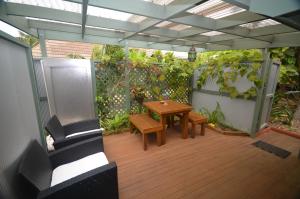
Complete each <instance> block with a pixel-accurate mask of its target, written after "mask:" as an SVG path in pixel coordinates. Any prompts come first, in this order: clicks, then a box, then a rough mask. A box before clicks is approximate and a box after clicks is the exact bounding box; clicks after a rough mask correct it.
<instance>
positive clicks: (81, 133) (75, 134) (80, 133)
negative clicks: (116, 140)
mask: <svg viewBox="0 0 300 199" xmlns="http://www.w3.org/2000/svg"><path fill="white" fill-rule="evenodd" d="M97 131H99V133H100V132H101V131H100V129H93V130H88V131H82V132H77V133H73V134H70V135H67V136H66V138H71V137H74V136H77V135H83V134H88V133H93V132H97Z"/></svg>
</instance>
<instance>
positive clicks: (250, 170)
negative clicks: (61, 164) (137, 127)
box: [104, 129, 300, 199]
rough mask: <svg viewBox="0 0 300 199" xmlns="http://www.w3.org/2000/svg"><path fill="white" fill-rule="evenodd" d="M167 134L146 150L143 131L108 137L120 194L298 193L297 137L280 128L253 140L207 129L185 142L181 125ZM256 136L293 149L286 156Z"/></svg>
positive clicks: (240, 195)
mask: <svg viewBox="0 0 300 199" xmlns="http://www.w3.org/2000/svg"><path fill="white" fill-rule="evenodd" d="M197 130H198V132H200V129H197ZM167 134H168V143H167V144H166V145H164V146H161V147H157V146H156V144H155V140H154V137H153V139H151V142H150V144H149V149H148V151H146V152H145V151H143V150H141V147H140V142H141V141H140V136H139V135H135V136H134V137H133V136H132V135H131V134H130V133H129V132H126V133H122V134H118V135H113V136H107V137H105V138H104V142H105V147H106V153H107V154H108V156H109V157H111V158H112V160H115V161H116V162H117V163H118V169H119V170H118V171H119V191H120V198H215V199H217V198H222V199H223V198H228V199H232V198H245V199H246V198H247V199H250V198H255V199H260V198H261V199H266V198H270V199H271V198H272V199H273V198H298V197H299V194H300V193H299V184H300V182H299V179H300V170H299V169H300V165H299V159H298V158H297V156H298V153H299V147H300V143H299V139H296V138H292V137H288V136H286V135H282V134H278V133H276V132H268V133H264V134H262V135H260V136H258V137H257V138H255V139H252V138H250V137H238V136H227V135H221V134H219V133H216V132H215V131H211V130H209V129H208V130H206V135H205V136H204V137H200V135H199V134H197V135H196V138H195V139H187V140H184V141H183V140H181V139H179V138H178V137H179V134H180V133H179V131H178V129H177V130H176V129H170V130H168V132H167ZM257 140H263V141H266V142H268V143H271V144H274V145H276V146H279V147H282V148H284V149H286V150H288V151H290V152H292V153H291V155H290V156H289V157H288V158H287V159H284V160H282V159H281V158H279V157H277V156H275V155H271V154H269V153H266V152H265V151H263V150H258V149H257V148H255V147H253V146H252V145H251V144H252V143H254V142H255V141H257Z"/></svg>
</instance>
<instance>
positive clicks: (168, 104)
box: [143, 100, 192, 144]
mask: <svg viewBox="0 0 300 199" xmlns="http://www.w3.org/2000/svg"><path fill="white" fill-rule="evenodd" d="M164 102H165V104H162V103H161V102H160V101H150V102H144V103H143V105H144V106H145V107H146V108H147V109H148V113H149V115H151V114H152V112H154V113H157V114H158V115H159V116H160V123H161V124H162V126H163V131H162V144H165V143H166V121H167V117H169V116H174V115H176V114H182V131H181V133H182V138H183V139H186V138H187V137H188V114H189V112H190V111H191V110H192V107H191V106H189V105H187V104H182V103H178V102H175V101H172V100H164Z"/></svg>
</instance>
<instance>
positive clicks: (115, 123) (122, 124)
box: [103, 113, 129, 133]
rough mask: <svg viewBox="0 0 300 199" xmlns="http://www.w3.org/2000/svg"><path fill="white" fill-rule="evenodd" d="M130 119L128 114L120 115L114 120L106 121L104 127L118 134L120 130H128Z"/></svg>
mask: <svg viewBox="0 0 300 199" xmlns="http://www.w3.org/2000/svg"><path fill="white" fill-rule="evenodd" d="M128 118H129V115H128V114H126V113H125V114H121V113H118V114H116V115H115V116H114V117H113V118H111V119H106V120H104V121H103V127H104V128H105V129H106V130H107V131H109V132H111V133H114V132H117V131H119V130H120V129H122V128H127V127H128V126H129V120H128Z"/></svg>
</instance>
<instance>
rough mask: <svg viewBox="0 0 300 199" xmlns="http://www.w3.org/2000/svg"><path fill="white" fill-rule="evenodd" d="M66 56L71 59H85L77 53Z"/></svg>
mask: <svg viewBox="0 0 300 199" xmlns="http://www.w3.org/2000/svg"><path fill="white" fill-rule="evenodd" d="M67 57H68V58H71V59H85V57H84V56H82V55H79V54H76V53H71V54H68V55H67Z"/></svg>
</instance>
